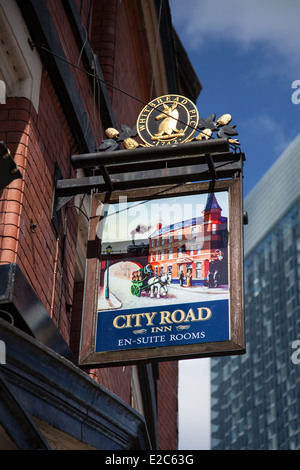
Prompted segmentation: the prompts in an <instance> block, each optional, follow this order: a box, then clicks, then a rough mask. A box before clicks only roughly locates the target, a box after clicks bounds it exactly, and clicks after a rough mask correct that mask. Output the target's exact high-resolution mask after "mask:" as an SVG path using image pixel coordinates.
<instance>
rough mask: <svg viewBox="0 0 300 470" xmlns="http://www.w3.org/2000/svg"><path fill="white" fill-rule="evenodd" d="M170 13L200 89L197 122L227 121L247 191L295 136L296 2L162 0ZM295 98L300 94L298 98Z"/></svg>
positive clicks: (299, 5) (298, 113)
mask: <svg viewBox="0 0 300 470" xmlns="http://www.w3.org/2000/svg"><path fill="white" fill-rule="evenodd" d="M170 6H171V14H172V19H173V23H174V25H175V28H176V30H177V32H178V34H179V37H180V39H181V41H182V43H183V45H184V47H185V49H186V51H187V52H188V55H189V57H190V60H191V62H192V64H193V67H194V69H195V72H196V73H197V75H198V77H199V79H200V81H201V83H202V86H203V89H202V92H201V93H200V96H199V98H198V101H197V103H196V104H197V108H198V111H199V115H200V116H201V117H203V118H205V117H207V116H209V115H211V114H212V113H216V115H217V117H218V116H221V115H222V114H224V113H229V114H231V115H232V124H235V125H236V126H237V127H236V129H237V131H238V132H239V140H240V142H241V149H242V151H243V152H244V153H245V155H246V163H245V168H244V194H245V196H246V195H247V194H248V193H249V191H251V189H252V188H253V187H254V185H255V184H256V183H257V181H258V180H259V179H260V178H261V177H262V176H263V175H264V174H265V172H266V171H267V170H268V168H270V166H271V165H272V164H273V163H274V162H275V160H276V159H277V158H278V157H279V155H280V154H281V153H282V151H283V150H284V149H285V148H286V146H287V145H288V144H289V143H290V142H291V141H292V140H293V138H294V137H295V136H296V135H297V134H298V132H299V131H300V126H299V117H300V104H298V105H295V104H293V102H292V99H291V98H292V94H293V92H295V91H296V90H295V89H292V83H293V82H294V81H295V80H300V51H299V44H300V28H299V18H300V2H299V0H251V2H247V1H245V0H226V2H225V1H223V0H214V1H207V0H205V1H204V0H186V1H185V2H184V1H182V0H170ZM299 96H300V95H299Z"/></svg>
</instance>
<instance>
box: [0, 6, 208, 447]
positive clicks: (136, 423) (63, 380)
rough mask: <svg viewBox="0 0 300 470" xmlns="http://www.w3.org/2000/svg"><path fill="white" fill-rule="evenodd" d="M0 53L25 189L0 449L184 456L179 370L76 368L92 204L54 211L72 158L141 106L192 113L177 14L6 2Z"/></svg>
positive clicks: (7, 120) (7, 291)
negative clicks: (165, 97) (168, 100)
mask: <svg viewBox="0 0 300 470" xmlns="http://www.w3.org/2000/svg"><path fill="white" fill-rule="evenodd" d="M160 8H161V9H160ZM158 18H160V24H159V25H158ZM0 39H1V41H0V58H1V59H0V81H1V82H0V84H1V86H4V88H5V91H6V92H5V96H4V97H1V96H0V98H1V104H0V141H1V142H3V146H2V147H1V149H2V150H1V152H2V154H1V158H2V159H3V165H4V164H5V165H6V167H5V171H7V172H8V175H10V176H9V178H8V179H9V180H10V178H11V175H14V176H15V177H16V179H14V180H13V181H12V182H9V184H6V185H4V186H3V187H2V188H1V192H0V219H1V224H0V279H1V287H0V309H1V315H0V316H1V319H0V322H1V323H0V340H1V341H3V342H4V343H5V345H6V364H5V365H3V366H1V369H0V386H1V390H2V392H3V393H2V396H3V397H4V398H3V400H2V404H1V414H0V416H1V417H0V448H3V449H15V448H16V449H41V448H51V449H73V448H74V449H80V448H83V449H88V448H96V449H116V450H117V449H144V448H152V449H157V448H160V449H176V447H177V363H174V362H170V363H164V364H146V365H141V366H130V367H129V366H126V367H125V366H124V367H115V368H99V369H98V368H97V369H93V370H84V371H83V370H81V369H80V368H79V367H78V350H79V341H80V329H81V314H82V299H83V291H84V276H85V260H86V256H87V233H88V217H89V210H90V206H89V204H90V195H86V194H80V195H77V196H76V197H75V198H73V199H70V200H69V201H67V202H66V203H65V204H64V205H63V206H62V207H61V208H60V209H59V210H56V208H57V207H56V206H55V204H56V201H54V197H53V196H54V187H55V184H56V183H55V182H56V180H57V179H61V178H62V179H68V178H75V177H78V178H79V177H81V176H83V174H82V172H80V171H77V172H76V171H75V170H74V168H73V167H72V165H71V159H70V156H71V155H72V154H80V153H81V154H83V153H89V152H95V151H98V149H99V147H100V145H101V142H102V141H103V139H105V138H106V136H105V130H106V129H107V128H108V127H114V128H117V129H120V128H121V126H122V125H123V124H124V125H126V126H129V127H133V126H134V125H135V122H136V118H137V116H138V114H139V112H140V110H141V108H142V107H143V103H147V102H149V101H150V100H151V99H153V98H154V97H155V96H160V95H162V94H165V93H169V92H172V93H181V94H183V95H185V96H188V97H189V98H190V99H192V100H194V101H195V100H196V98H197V95H198V93H199V92H200V89H201V85H200V83H199V81H198V79H197V77H196V76H195V73H194V71H193V69H192V67H191V65H190V62H189V60H188V58H187V56H186V53H185V51H184V49H183V48H182V45H181V43H180V41H179V39H178V37H177V35H176V33H175V31H174V30H173V28H172V23H171V16H170V10H169V5H168V2H167V1H164V2H162V3H161V2H160V1H155V0H145V1H143V2H140V1H139V0H122V1H119V0H94V1H90V0H55V1H54V0H0ZM5 149H9V152H10V157H9V158H8V157H7V152H6V151H5ZM3 157H5V158H6V160H5V158H3ZM4 160H5V162H6V163H5V162H4ZM9 165H11V166H10V167H9ZM19 172H20V173H19ZM94 172H97V169H95V170H94ZM93 174H94V173H93ZM19 176H20V177H19ZM166 404H167V405H166ZM166 406H168V408H166Z"/></svg>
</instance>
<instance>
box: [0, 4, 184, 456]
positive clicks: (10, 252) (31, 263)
mask: <svg viewBox="0 0 300 470" xmlns="http://www.w3.org/2000/svg"><path fill="white" fill-rule="evenodd" d="M47 5H48V8H49V11H50V12H51V16H52V19H53V21H54V24H55V27H56V29H57V32H58V34H59V37H60V39H61V42H62V46H63V48H64V51H65V54H66V56H67V58H68V60H70V62H72V63H74V64H79V65H80V66H82V67H84V64H82V62H81V61H79V58H80V52H81V51H80V48H79V46H78V44H77V42H76V40H75V38H74V34H73V31H72V27H71V25H70V23H69V19H68V17H67V15H66V13H65V10H64V8H63V2H62V1H59V0H56V1H55V2H54V1H53V0H47ZM93 5H94V9H93V12H90V11H89V6H90V0H82V1H81V0H77V6H78V10H80V11H81V13H82V18H83V24H84V25H85V26H87V21H88V17H89V14H92V19H93V35H92V38H93V41H92V45H93V47H94V50H95V52H97V53H98V56H99V61H100V63H101V66H102V68H103V72H104V75H105V79H106V80H107V81H108V82H109V83H113V84H114V85H115V86H116V87H119V88H120V89H122V90H124V91H126V92H127V93H129V94H131V95H133V96H135V97H137V98H138V99H137V100H135V99H133V98H132V97H130V96H128V94H124V93H121V92H120V91H117V90H116V89H111V88H110V89H109V88H108V89H109V91H110V94H111V99H112V106H113V110H114V112H115V115H116V119H117V122H118V125H119V130H120V126H121V124H126V125H128V126H130V127H132V126H133V125H134V124H135V122H136V118H137V116H138V114H139V112H140V110H141V108H142V107H143V104H142V103H141V100H144V101H145V102H147V101H148V99H149V93H150V82H151V70H149V66H148V65H147V60H148V51H147V47H146V41H145V39H144V31H143V25H142V24H141V21H140V3H139V1H138V0H123V1H122V2H120V1H119V0H94V2H93ZM98 32H99V34H98ZM71 69H72V73H73V76H74V77H75V80H76V82H77V84H78V89H79V93H80V96H81V98H82V102H83V103H84V104H85V106H86V109H87V111H88V114H89V122H90V124H91V125H92V127H94V135H95V140H97V141H99V140H100V136H99V131H98V130H99V119H98V118H99V114H98V113H96V114H94V107H95V100H94V97H93V81H91V79H90V77H88V76H87V75H86V74H84V73H83V72H81V71H76V69H75V68H71ZM0 140H3V141H4V142H5V143H6V145H7V146H8V148H9V149H10V151H11V153H12V155H13V156H14V158H15V162H16V163H17V164H18V165H19V168H20V171H21V173H22V175H23V178H22V179H20V180H16V181H14V182H12V183H11V184H10V185H9V187H8V188H6V189H5V190H3V191H2V193H0V221H1V223H0V264H5V263H15V262H16V263H18V265H19V266H20V268H21V269H22V271H23V272H24V274H25V275H26V277H27V279H28V280H29V282H30V283H31V285H32V287H33V289H34V290H35V292H36V294H37V295H38V297H39V298H40V300H41V301H42V303H43V304H44V306H45V308H46V309H47V311H48V313H49V315H50V316H51V317H52V319H53V321H54V323H55V324H57V322H58V309H59V295H60V282H61V268H62V255H63V253H62V248H63V234H64V229H65V223H66V221H65V214H66V209H65V208H63V209H62V214H61V224H60V227H59V232H58V233H57V231H56V229H55V227H54V225H53V223H52V221H51V210H52V197H53V190H54V175H55V167H56V164H58V166H59V167H60V170H61V172H62V175H63V177H64V178H70V177H74V176H75V172H74V170H73V169H72V167H71V164H70V155H71V153H72V151H74V148H75V142H74V140H73V138H72V134H71V130H70V128H69V125H68V123H67V120H66V117H65V114H64V111H63V109H62V107H61V104H60V102H59V100H58V98H57V95H56V92H55V90H54V88H53V84H52V83H51V80H50V78H49V76H48V74H47V71H46V70H44V72H43V75H42V80H41V89H40V102H39V109H38V113H36V111H35V109H34V107H33V105H32V104H31V102H30V101H29V100H27V99H25V98H7V102H6V104H5V105H1V107H0ZM31 221H32V222H33V223H34V224H35V225H36V227H35V229H34V230H33V231H32V230H31V225H30V224H31ZM76 237H77V213H76V211H75V209H74V208H70V209H69V210H68V217H67V237H66V240H65V256H64V276H63V286H62V298H61V316H60V324H59V329H60V331H61V333H62V335H63V337H64V338H65V340H66V341H67V343H68V344H70V346H71V348H72V350H73V351H74V353H75V354H76V353H78V348H79V339H80V324H81V312H82V295H83V285H82V284H76V285H75V289H74V273H75V253H76ZM66 304H71V305H72V310H71V311H67V308H66ZM89 373H90V375H91V376H92V377H93V378H95V380H97V381H98V382H100V383H101V384H102V385H103V386H105V387H107V388H108V389H109V390H111V391H112V392H113V393H115V394H116V395H117V396H119V397H121V398H122V399H123V400H124V401H126V402H127V403H129V404H130V402H131V368H130V367H118V368H111V369H98V370H91V371H89ZM165 373H166V375H165ZM176 374H177V364H176V363H170V364H169V363H166V364H162V366H161V374H160V380H159V383H158V390H159V393H158V397H159V404H158V406H159V433H160V434H159V435H160V447H161V448H162V449H163V448H166V449H167V448H168V449H172V448H176V442H177V441H176V436H177V434H176V429H177V375H176Z"/></svg>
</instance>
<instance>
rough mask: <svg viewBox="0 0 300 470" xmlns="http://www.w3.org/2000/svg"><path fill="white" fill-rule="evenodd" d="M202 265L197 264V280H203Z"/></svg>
mask: <svg viewBox="0 0 300 470" xmlns="http://www.w3.org/2000/svg"><path fill="white" fill-rule="evenodd" d="M201 264H202V263H196V278H197V279H200V278H201Z"/></svg>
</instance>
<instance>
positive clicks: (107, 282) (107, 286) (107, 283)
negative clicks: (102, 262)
mask: <svg viewBox="0 0 300 470" xmlns="http://www.w3.org/2000/svg"><path fill="white" fill-rule="evenodd" d="M111 252H112V247H111V246H110V245H108V246H107V247H106V254H107V258H106V289H105V298H106V299H109V277H108V273H109V255H110V254H111Z"/></svg>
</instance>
